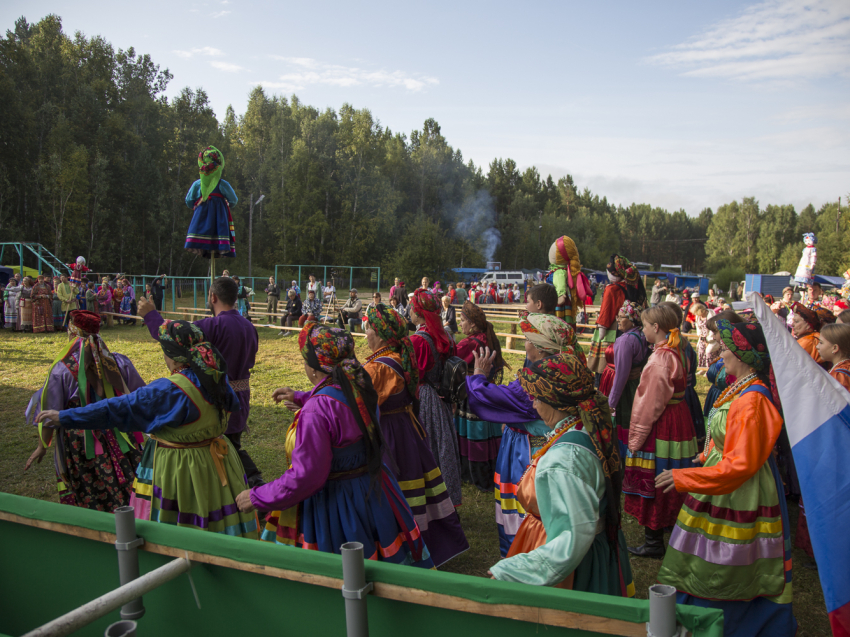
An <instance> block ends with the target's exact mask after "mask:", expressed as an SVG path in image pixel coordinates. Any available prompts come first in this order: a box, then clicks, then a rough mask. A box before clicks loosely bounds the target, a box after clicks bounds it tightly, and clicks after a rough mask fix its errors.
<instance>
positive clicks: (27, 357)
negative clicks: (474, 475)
mask: <svg viewBox="0 0 850 637" xmlns="http://www.w3.org/2000/svg"><path fill="white" fill-rule="evenodd" d="M181 300H182V299H181ZM190 303H191V297H190ZM258 305H259V304H258ZM169 309H170V308H169ZM504 327H505V326H499V325H497V326H496V329H497V331H505V330H504ZM259 332H260V351H259V353H258V356H257V364H256V367H255V368H254V371H253V374H252V376H251V389H252V393H253V396H252V402H251V416H250V419H249V426H250V433H249V434H247V435H246V437H245V438H244V439H243V444H244V445H245V448H246V449H247V450H248V452H249V453H250V454H251V456H252V457H253V459H254V461H255V462H256V463H257V465H258V466H259V467H260V468H261V469H262V470H263V472H264V474H265V477H266V478H267V479H273V478H275V477H277V476H278V475H280V472H281V471H282V470H283V453H284V452H283V441H284V433H285V431H286V428H287V427H288V426H289V423H290V421H291V419H292V416H291V414H290V412H289V411H287V410H286V409H283V408H281V407H278V406H276V405H274V404H273V403H272V401H271V393H272V391H273V390H274V389H275V388H277V387H280V386H283V385H290V386H292V387H295V388H297V389H309V387H308V385H309V383H308V382H307V379H306V378H305V376H304V373H303V370H302V359H301V355H300V354H299V353H298V350H297V342H296V339H295V338H294V337H290V338H280V337H278V336H277V332H273V331H272V330H269V329H260V330H259ZM103 336H104V338H105V340H106V342H107V344H108V345H109V347H110V348H111V349H112V351H114V352H119V353H121V354H125V355H127V356H129V357H130V359H131V360H132V361H133V362H134V364H135V365H136V368H137V369H138V370H139V373H140V374H141V375H142V378H144V379H145V380H146V381H151V380H153V379H155V378H159V377H161V376H164V375H165V373H166V369H165V364H164V363H163V360H162V350H161V349H160V347H159V345H158V344H157V343H155V342H154V341H153V340H152V339H151V338H150V336H149V335H148V332H147V330H146V329H144V328H143V327H141V326H138V325H137V326H135V327H132V326H116V327H113V328H111V329H104V332H103ZM64 342H66V336H65V335H64V334H45V335H32V334H29V335H25V334H15V333H11V332H9V331H8V330H0V434H2V439H3V441H4V444H3V445H2V446H0V491H4V492H7V493H14V494H17V495H23V496H28V497H32V498H39V499H43V500H52V501H58V499H57V496H56V481H55V476H54V472H53V468H52V462H50V456H49V455H48V456H46V457H47V458H48V460H47V461H45V462H42V463H41V464H39V465H36V466H34V467H33V468H31V469H30V470H29V471H28V472H26V473H24V471H23V467H24V463H25V462H26V460H27V458H28V457H29V455H30V453H32V451H33V450H34V449H35V447H36V432H35V429H34V428H31V427H28V426H26V425H25V423H24V418H23V414H24V409H25V408H26V405H27V401H28V400H29V398H30V396H31V395H32V393H33V392H34V391H36V390H37V389H38V388H39V387H40V386H41V385H42V384H43V382H44V378H45V374H46V372H47V369H48V367H49V366H50V364H51V362H52V361H53V360H54V358H55V357H56V355H57V354H58V352H59V349H60V347H61V346H62V344H63V343H64ZM369 353H370V352H369V351H368V349H367V347H366V342H365V339H357V355H358V358H360V359H361V360H363V359H365V357H366V356H367V355H368V354H369ZM506 359H507V361H508V363H509V364H510V365H511V367H512V368H513V369H514V370H516V369H518V368H519V366H521V365H522V358H521V357H520V356H518V355H510V354H509V355H507V356H506ZM513 375H514V374H513V372H509V373H508V374H506V382H507V381H509V380H511V379H512V378H513ZM707 388H708V384H707V382H706V381H705V379H703V378H702V377H700V378H699V384H698V386H697V390H698V393H699V394H700V397H701V398H704V397H705V392H706V390H707ZM463 498H464V500H463V505H462V506H461V507H460V509H459V511H460V515H461V521H462V523H463V527H464V530H465V532H466V536H467V538H468V540H469V544H470V550H469V551H467V552H466V553H464V554H463V555H461V556H459V557H458V558H456V559H454V560H452V561H451V562H449V563H448V564H447V565H445V566H444V567H443V570H446V571H450V572H455V573H466V574H469V575H476V576H482V577H483V576H485V574H486V572H487V569H488V568H489V567H490V566H491V565H492V564H494V563H495V562H496V561H498V559H499V548H498V546H499V543H498V536H497V533H496V525H495V522H494V502H493V497H492V495H486V494H483V493H480V492H479V491H478V490H477V489H475V488H474V487H470V486H466V487H464V492H463ZM789 509H790V513H791V527H792V529H794V528H796V519H797V510H798V509H797V507H796V506H793V505H790V506H789ZM623 528H624V531H625V534H626V539H627V541H628V543H629V545H636V544H640V543H642V542H643V531H642V529H641V527H639V526H638V525H637V523H636V522H635V521H634V520H633V519H632V518H630V517H629V516H624V518H623ZM807 561H808V560H807V558H806V556H805V554H804V553H803V552H802V551H797V550H795V551H794V563H795V566H796V567H797V568H795V569H794V593H795V598H794V612H795V614H796V616H797V620H798V621H799V623H800V630H799V632H798V637H811V636H820V635H823V636H827V635H830V631H829V623H828V620H827V615H826V609H825V607H824V601H823V594H822V592H821V588H820V582H819V580H818V577H817V571H814V570H809V569H806V568H802V564H803V563H805V562H807ZM631 565H632V572H633V574H634V578H635V584H636V588H637V595H638V597H642V598H645V597H646V596H647V589H648V587H649V586H650V585H651V584H653V583H654V582H655V576H656V574H657V572H658V569H659V567H660V566H661V560H651V559H632V562H631Z"/></svg>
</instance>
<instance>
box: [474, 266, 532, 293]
mask: <svg viewBox="0 0 850 637" xmlns="http://www.w3.org/2000/svg"><path fill="white" fill-rule="evenodd" d="M479 282H480V283H482V284H489V283H495V284H496V285H499V284H501V283H504V284H505V285H507V286H511V287H513V284H514V283H516V284H517V285H519V287H520V289H523V288H524V284H525V275H524V274H523V273H522V272H520V271H519V270H498V271H493V272H485V273H484V275H483V276H482V277H481V278H480V279H479Z"/></svg>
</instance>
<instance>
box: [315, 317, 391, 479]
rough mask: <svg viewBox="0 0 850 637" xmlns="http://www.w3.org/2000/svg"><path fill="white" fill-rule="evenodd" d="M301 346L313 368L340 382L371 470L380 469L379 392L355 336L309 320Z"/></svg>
mask: <svg viewBox="0 0 850 637" xmlns="http://www.w3.org/2000/svg"><path fill="white" fill-rule="evenodd" d="M298 349H299V350H301V356H303V357H304V360H305V361H307V365H309V366H310V367H311V368H312V369H315V370H316V371H320V372H324V373H325V374H329V375H330V376H331V379H332V381H333V383H334V384H335V385H339V387H340V389H342V393H343V395H344V396H345V400H346V403H347V404H348V408H349V409H350V410H351V413H352V415H353V416H354V420H355V421H356V422H357V426H358V427H359V428H360V432H361V433H362V434H363V441H364V443H365V444H366V461H367V465H368V467H369V474H370V475H371V476H372V477H373V478H375V477H376V476H378V475H379V473H380V470H381V446H382V442H381V432H380V430H379V429H378V427H377V426H376V425H377V423H378V417H377V414H378V394H377V392H376V391H375V388H374V386H373V385H372V378H371V377H370V376H369V373H368V372H367V371H366V370H365V369H363V366H362V365H361V364H360V362H359V361H358V360H357V356H356V355H355V354H354V339H353V338H352V337H351V334H349V332H348V330H344V329H341V328H338V327H329V326H327V325H319V324H318V323H316V322H315V321H307V322H306V323H305V324H304V327H303V328H302V329H301V332H300V333H299V334H298Z"/></svg>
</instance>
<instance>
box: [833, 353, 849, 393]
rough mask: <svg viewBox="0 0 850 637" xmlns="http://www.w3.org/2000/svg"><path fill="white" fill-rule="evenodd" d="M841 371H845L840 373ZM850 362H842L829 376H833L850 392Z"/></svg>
mask: <svg viewBox="0 0 850 637" xmlns="http://www.w3.org/2000/svg"><path fill="white" fill-rule="evenodd" d="M839 369H843V370H844V371H843V372H839V371H838V370H839ZM847 372H850V360H847V361H841V362H840V363H838V364H837V365H836V366H835V367H833V368H832V369H831V370H829V375H830V376H832V377H833V378H834V379H835V380H837V381H838V382H839V383H841V385H842V386H843V387H844V389H846V390H847V391H850V374H848V373H847Z"/></svg>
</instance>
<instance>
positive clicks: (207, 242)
mask: <svg viewBox="0 0 850 637" xmlns="http://www.w3.org/2000/svg"><path fill="white" fill-rule="evenodd" d="M198 169H199V171H200V177H201V178H200V179H198V180H197V181H195V183H193V184H192V186H191V188H189V192H187V193H186V205H187V206H188V207H189V208H191V209H192V211H193V212H192V221H191V223H190V224H189V231H188V232H187V233H186V244H185V245H184V247H185V249H186V250H188V251H189V252H191V253H193V254H198V255H200V256H202V257H204V258H206V259H209V258H210V257H211V256H214V257H235V256H236V233H235V230H234V227H233V215H232V214H231V212H230V208H231V207H232V206H235V205H236V204H237V203H238V202H239V199H238V198H237V197H236V193H235V192H234V191H233V188H232V187H231V185H230V184H229V183H227V182H226V181H224V180H223V179H222V178H221V173H222V171H224V155H222V154H221V151H220V150H219V149H218V148H216V147H215V146H207V147H206V148H204V149H203V150H202V151H201V152H200V153H198Z"/></svg>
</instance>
